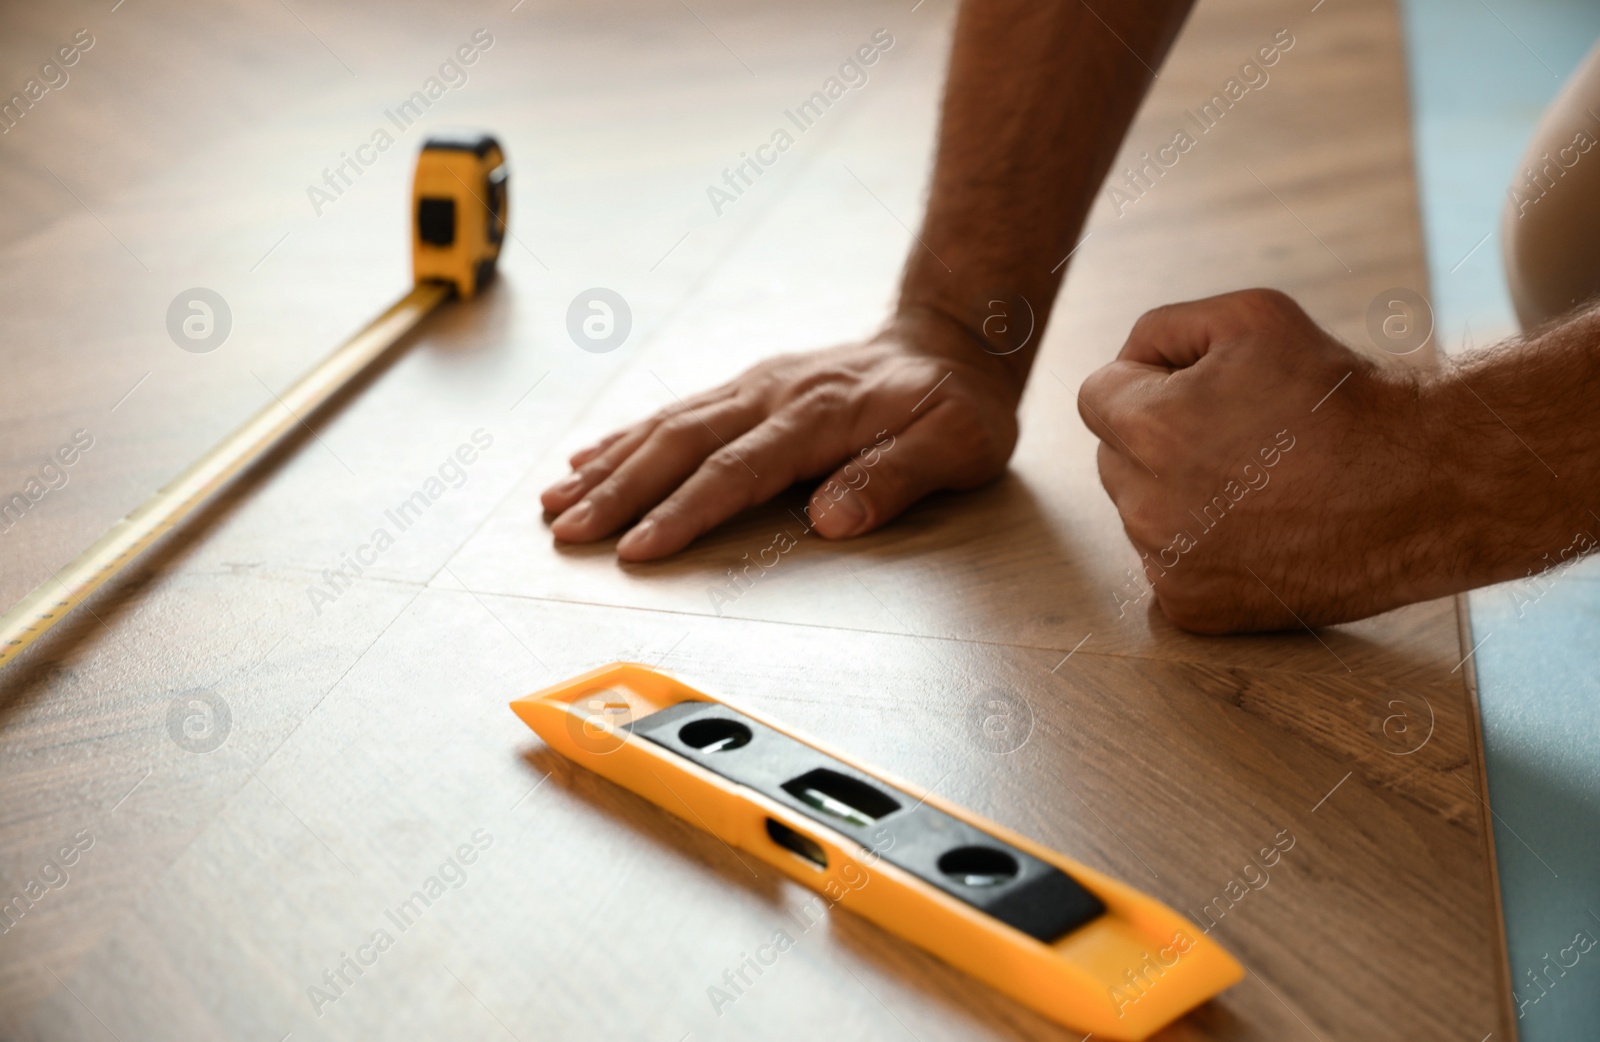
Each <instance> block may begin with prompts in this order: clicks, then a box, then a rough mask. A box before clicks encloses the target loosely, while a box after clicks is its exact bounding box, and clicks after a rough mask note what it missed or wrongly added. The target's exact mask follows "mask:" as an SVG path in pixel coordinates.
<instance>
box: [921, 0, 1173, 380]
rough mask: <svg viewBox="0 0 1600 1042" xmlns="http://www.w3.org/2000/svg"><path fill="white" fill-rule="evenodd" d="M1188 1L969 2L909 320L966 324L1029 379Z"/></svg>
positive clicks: (948, 88) (961, 21) (960, 25)
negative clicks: (1074, 258)
mask: <svg viewBox="0 0 1600 1042" xmlns="http://www.w3.org/2000/svg"><path fill="white" fill-rule="evenodd" d="M1192 3H1193V0H1140V2H1126V0H1123V2H1117V3H1111V2H1105V0H1096V2H1095V3H1094V6H1093V7H1092V8H1091V6H1090V5H1089V4H1087V3H1084V2H1083V0H1049V2H1046V3H1039V2H1038V0H965V2H964V3H963V4H962V5H961V11H960V14H959V16H958V17H957V21H956V29H955V41H954V45H953V47H952V50H951V56H950V71H949V77H948V80H947V82H946V85H945V96H944V107H943V116H942V121H941V123H940V130H939V147H938V156H937V160H936V163H935V167H934V173H933V183H932V188H931V192H930V195H929V200H928V210H927V215H926V217H925V218H924V222H923V227H922V232H921V235H920V237H919V238H920V241H919V242H917V243H914V244H913V245H912V248H911V255H910V258H909V260H908V261H907V264H906V272H905V279H904V282H903V284H902V287H901V298H900V306H899V314H900V317H901V319H902V320H909V321H916V320H917V319H918V318H919V317H922V316H929V315H931V316H934V317H938V318H944V319H950V320H953V321H955V322H957V323H959V324H960V325H961V326H962V327H964V328H965V329H966V330H967V331H968V332H969V333H971V334H972V335H973V336H974V337H975V338H976V339H977V340H978V341H979V342H980V346H985V347H986V349H987V350H989V351H990V352H991V353H992V354H995V355H997V356H1000V357H1003V358H1004V359H1005V361H1006V363H1007V365H1009V366H1010V367H1011V369H1012V371H1013V373H1014V375H1015V376H1016V377H1017V382H1018V383H1019V384H1020V383H1021V381H1022V379H1023V378H1025V377H1026V375H1027V371H1028V367H1029V366H1030V365H1031V364H1032V360H1033V354H1034V350H1035V349H1036V348H1037V345H1038V340H1039V334H1040V333H1042V331H1043V327H1044V324H1045V321H1046V320H1047V318H1048V317H1049V314H1050V309H1051V306H1052V303H1053V301H1054V299H1055V295H1056V290H1057V289H1058V288H1059V286H1060V283H1061V279H1062V277H1063V275H1064V273H1065V270H1066V265H1064V264H1062V263H1061V261H1062V259H1063V258H1064V257H1065V256H1066V254H1067V253H1068V252H1069V251H1070V250H1071V249H1072V248H1073V245H1074V243H1076V242H1077V241H1078V235H1079V232H1080V229H1081V228H1082V226H1083V222H1084V219H1085V216H1086V215H1087V213H1088V211H1089V207H1090V204H1091V203H1092V202H1093V200H1094V195H1095V192H1096V191H1098V190H1099V187H1100V184H1101V182H1102V181H1104V179H1105V176H1106V172H1107V170H1108V169H1109V167H1110V165H1111V161H1112V160H1113V159H1114V158H1115V156H1116V153H1117V149H1118V147H1119V146H1120V145H1121V142H1122V139H1123V136H1124V135H1125V134H1126V133H1127V129H1128V125H1129V124H1130V123H1131V122H1132V120H1133V116H1134V113H1135V112H1136V111H1137V110H1138V108H1139V104H1140V102H1141V101H1142V100H1143V98H1144V95H1145V91H1146V89H1147V87H1148V86H1149V84H1150V82H1151V80H1152V78H1153V77H1154V71H1153V70H1155V69H1157V68H1159V67H1160V65H1161V63H1162V61H1163V60H1164V59H1165V57H1166V54H1167V51H1168V49H1169V48H1170V47H1171V45H1172V41H1173V39H1174V37H1176V36H1177V33H1178V30H1179V28H1180V27H1181V26H1182V24H1183V20H1184V18H1185V17H1186V16H1187V14H1188V12H1189V9H1190V7H1191V6H1192ZM1024 301H1025V302H1026V303H1025V304H1024V303H1022V302H1024ZM992 302H1000V303H998V304H997V303H992ZM997 310H1007V311H1009V312H1021V313H1012V314H1008V315H1007V316H1005V317H1004V318H997V317H994V316H996V312H997ZM1028 312H1031V322H1030V321H1029V317H1030V316H1029V314H1028ZM986 327H987V328H986ZM1030 333H1031V334H1032V335H1031V336H1028V334H1030ZM1024 336H1028V340H1027V342H1026V343H1020V341H1021V340H1022V338H1023V337H1024Z"/></svg>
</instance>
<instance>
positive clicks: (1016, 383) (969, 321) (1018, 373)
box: [873, 300, 1042, 408]
mask: <svg viewBox="0 0 1600 1042" xmlns="http://www.w3.org/2000/svg"><path fill="white" fill-rule="evenodd" d="M1003 307H1005V305H1003V304H1002V305H996V308H995V311H994V312H993V313H992V314H991V315H989V316H984V315H978V316H973V315H963V314H961V313H960V311H959V310H958V309H953V308H948V307H945V306H943V305H942V304H933V303H912V302H909V301H904V300H902V302H901V304H900V306H899V308H898V309H897V310H896V311H895V313H894V314H893V315H892V316H890V318H889V320H888V321H887V322H886V323H885V324H884V326H883V328H882V329H881V330H880V331H879V332H878V333H877V335H876V336H874V337H873V340H875V341H877V340H895V341H898V342H899V343H901V344H904V345H905V346H907V347H910V348H912V349H914V350H917V351H920V352H923V353H925V354H930V355H934V356H937V357H939V358H943V359H946V360H948V361H950V362H954V363H958V364H961V365H964V366H967V367H970V368H972V369H976V370H978V371H980V372H982V373H984V374H986V375H987V376H988V378H989V380H990V382H992V383H993V385H994V389H995V390H996V391H997V392H998V393H1000V394H1002V395H1003V396H1004V397H1005V398H1006V399H1007V400H1008V401H1009V402H1010V403H1011V405H1012V407H1013V408H1015V406H1016V404H1017V403H1018V402H1019V401H1020V400H1021V398H1022V391H1023V387H1024V385H1025V384H1026V383H1027V379H1028V370H1029V368H1030V367H1031V365H1032V361H1033V349H1034V347H1035V346H1036V341H1037V340H1038V337H1039V334H1040V333H1042V330H1039V329H1035V330H1031V331H1028V333H1027V340H1026V342H1023V343H1020V344H1019V345H1017V346H1011V345H1010V344H1009V343H1008V341H1007V340H1006V339H1004V338H1005V336H1006V335H1007V334H1008V333H1014V332H1015V330H1016V329H1017V328H1018V324H1019V323H1018V322H1017V320H1016V319H1015V318H1013V316H1012V313H1011V309H1007V310H1006V313H1005V314H1003V315H1002V314H1000V311H1001V309H1002V308H1003ZM969 310H970V309H969ZM1026 310H1027V309H1024V311H1026ZM974 318H976V323H974V321H973V319H974ZM986 318H987V319H988V322H987V325H988V327H989V334H988V335H987V336H986V335H985V331H984V327H985V319H986ZM1020 324H1022V325H1026V324H1027V318H1024V319H1023V320H1022V322H1021V323H1020ZM1016 338H1017V339H1021V334H1016Z"/></svg>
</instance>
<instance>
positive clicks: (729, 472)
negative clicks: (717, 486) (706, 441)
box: [701, 446, 749, 480]
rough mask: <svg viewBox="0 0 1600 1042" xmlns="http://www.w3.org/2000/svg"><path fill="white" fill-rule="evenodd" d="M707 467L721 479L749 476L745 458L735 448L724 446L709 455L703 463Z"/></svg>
mask: <svg viewBox="0 0 1600 1042" xmlns="http://www.w3.org/2000/svg"><path fill="white" fill-rule="evenodd" d="M701 465H702V466H703V467H705V469H706V470H707V471H709V472H711V473H713V474H715V475H716V476H717V477H719V478H721V479H724V480H726V479H728V478H734V477H744V476H748V474H749V472H748V471H746V470H745V463H744V460H743V459H741V458H740V456H739V454H738V453H737V452H735V451H734V450H733V449H730V448H728V447H727V446H723V447H722V448H720V449H717V450H716V451H715V452H713V453H711V455H709V456H707V457H706V459H705V462H704V463H703V464H701Z"/></svg>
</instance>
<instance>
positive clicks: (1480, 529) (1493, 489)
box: [1426, 305, 1600, 589]
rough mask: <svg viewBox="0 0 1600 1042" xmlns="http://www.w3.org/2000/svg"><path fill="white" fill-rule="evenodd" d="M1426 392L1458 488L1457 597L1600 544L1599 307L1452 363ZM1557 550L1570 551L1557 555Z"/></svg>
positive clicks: (1453, 523) (1453, 527)
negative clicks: (1460, 592)
mask: <svg viewBox="0 0 1600 1042" xmlns="http://www.w3.org/2000/svg"><path fill="white" fill-rule="evenodd" d="M1431 381H1432V386H1431V388H1430V390H1429V391H1427V392H1426V394H1427V396H1428V397H1430V398H1431V399H1432V401H1433V406H1434V407H1433V409H1432V410H1431V412H1432V413H1433V414H1434V416H1436V417H1437V421H1438V424H1437V426H1438V429H1437V434H1436V436H1437V438H1438V439H1439V444H1438V445H1437V448H1436V451H1437V452H1438V453H1439V458H1441V459H1446V460H1453V461H1454V462H1453V464H1452V465H1451V466H1450V467H1449V468H1448V470H1447V473H1446V480H1447V481H1449V482H1450V483H1452V484H1454V485H1456V486H1457V489H1458V490H1459V491H1458V493H1457V494H1456V495H1455V496H1452V497H1451V498H1450V500H1448V501H1449V502H1451V503H1452V509H1453V510H1454V511H1455V512H1456V513H1457V515H1458V516H1456V517H1454V518H1452V519H1450V521H1449V525H1450V527H1449V528H1447V529H1446V530H1445V531H1446V532H1447V533H1450V534H1453V535H1454V536H1455V537H1456V538H1457V539H1459V543H1458V546H1459V547H1460V548H1461V551H1462V552H1461V561H1460V565H1461V567H1464V568H1466V569H1469V570H1470V573H1469V574H1466V575H1464V576H1461V577H1460V580H1462V581H1458V582H1456V583H1455V584H1454V585H1455V586H1456V587H1457V588H1458V589H1459V588H1464V587H1469V586H1479V585H1482V584H1484V583H1489V582H1500V581H1504V580H1507V579H1516V578H1521V577H1523V576H1524V575H1526V574H1527V573H1528V572H1529V571H1530V570H1532V571H1534V572H1539V571H1542V570H1544V569H1545V568H1549V567H1552V566H1555V565H1558V564H1561V563H1562V562H1563V561H1565V560H1571V559H1572V558H1573V557H1574V556H1577V555H1581V554H1586V553H1589V552H1592V551H1593V550H1595V549H1596V548H1597V546H1600V305H1592V306H1590V307H1588V308H1585V309H1581V310H1579V311H1577V312H1574V313H1573V314H1571V315H1569V316H1567V317H1565V318H1562V319H1558V320H1557V321H1555V322H1554V323H1552V324H1550V325H1549V326H1547V327H1545V328H1544V329H1542V330H1537V331H1535V332H1534V333H1532V334H1530V335H1527V336H1524V337H1519V338H1517V339H1516V340H1513V341H1509V342H1507V343H1506V344H1504V345H1502V346H1500V347H1497V348H1494V349H1492V350H1489V351H1485V352H1482V353H1481V354H1478V355H1475V356H1472V357H1470V358H1468V359H1466V360H1465V361H1463V362H1461V363H1459V364H1456V365H1453V366H1451V365H1447V366H1446V367H1445V369H1444V370H1443V371H1442V372H1441V373H1440V374H1439V375H1437V376H1434V377H1432V378H1431ZM1563 551H1570V552H1567V553H1563Z"/></svg>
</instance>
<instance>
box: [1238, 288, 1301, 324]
mask: <svg viewBox="0 0 1600 1042" xmlns="http://www.w3.org/2000/svg"><path fill="white" fill-rule="evenodd" d="M1232 298H1233V303H1234V305H1235V306H1236V307H1237V308H1238V310H1239V312H1240V313H1241V316H1242V317H1243V318H1244V319H1245V320H1246V321H1251V320H1254V321H1276V320H1281V319H1284V318H1287V317H1290V316H1292V315H1295V314H1296V313H1298V312H1299V310H1300V305H1298V304H1296V303H1295V302H1294V298H1293V297H1291V296H1289V295H1288V294H1287V293H1284V292H1283V291H1282V290H1276V289H1270V288H1267V287H1264V286H1258V287H1255V288H1253V289H1242V290H1238V291H1237V292H1235V293H1233V294H1232Z"/></svg>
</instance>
